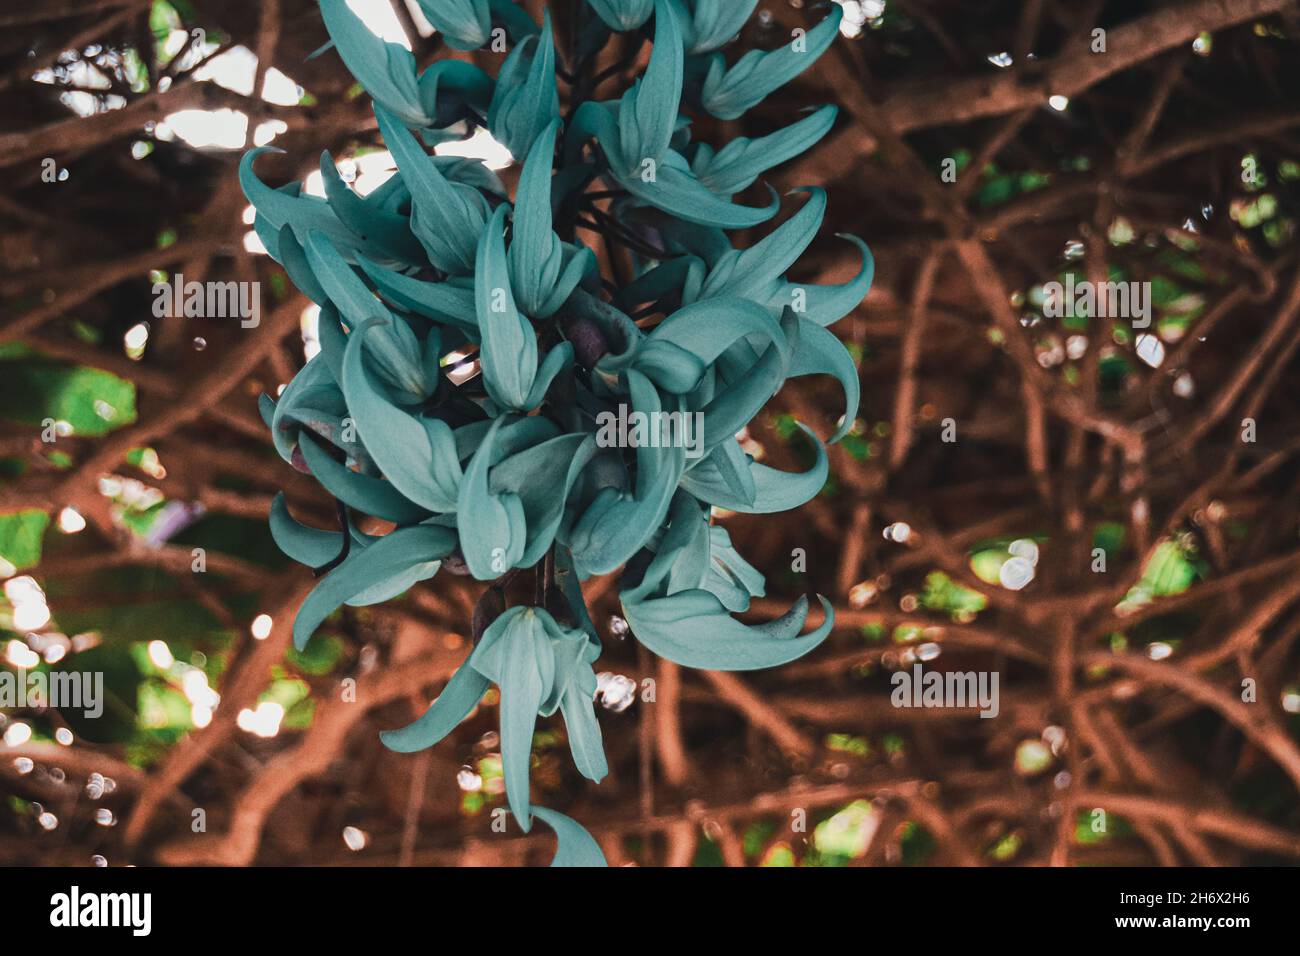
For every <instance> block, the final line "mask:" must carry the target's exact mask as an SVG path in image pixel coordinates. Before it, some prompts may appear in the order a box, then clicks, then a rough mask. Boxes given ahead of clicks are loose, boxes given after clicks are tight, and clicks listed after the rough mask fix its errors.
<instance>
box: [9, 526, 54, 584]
mask: <svg viewBox="0 0 1300 956" xmlns="http://www.w3.org/2000/svg"><path fill="white" fill-rule="evenodd" d="M49 525H50V515H49V513H48V512H45V511H37V510H28V511H15V512H11V513H10V514H0V559H2V560H3V561H5V562H6V565H5V571H6V572H7V573H8V574H13V573H14V572H15V571H22V570H24V569H25V568H30V567H34V566H35V565H37V564H39V563H40V561H41V547H42V544H43V542H44V540H45V529H46V528H48V527H49Z"/></svg>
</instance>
